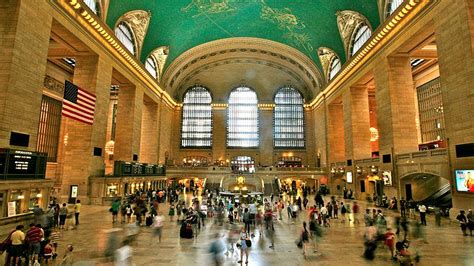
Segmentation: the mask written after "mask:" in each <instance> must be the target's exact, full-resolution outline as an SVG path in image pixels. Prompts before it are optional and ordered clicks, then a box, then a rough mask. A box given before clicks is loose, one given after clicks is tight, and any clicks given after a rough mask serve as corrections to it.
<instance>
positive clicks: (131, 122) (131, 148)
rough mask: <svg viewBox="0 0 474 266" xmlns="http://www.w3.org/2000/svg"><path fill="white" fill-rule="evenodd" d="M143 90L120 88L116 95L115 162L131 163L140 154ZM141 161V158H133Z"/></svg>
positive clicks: (134, 87)
mask: <svg viewBox="0 0 474 266" xmlns="http://www.w3.org/2000/svg"><path fill="white" fill-rule="evenodd" d="M142 110H143V88H141V87H139V86H126V87H125V86H121V87H120V89H119V93H118V107H117V125H116V129H115V147H114V160H115V161H128V162H129V161H133V160H134V158H133V157H134V155H137V157H138V155H139V154H140V135H141V126H142ZM135 159H138V161H141V158H135Z"/></svg>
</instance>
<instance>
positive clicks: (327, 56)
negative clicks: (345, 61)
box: [318, 47, 338, 79]
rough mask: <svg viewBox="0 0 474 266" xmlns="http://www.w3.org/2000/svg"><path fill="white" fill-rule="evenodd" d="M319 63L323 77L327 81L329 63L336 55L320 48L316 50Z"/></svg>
mask: <svg viewBox="0 0 474 266" xmlns="http://www.w3.org/2000/svg"><path fill="white" fill-rule="evenodd" d="M318 56H319V61H321V65H322V66H323V71H324V76H325V77H326V79H329V68H330V67H331V61H332V59H333V58H334V57H338V56H337V54H336V53H335V52H334V51H333V50H332V49H330V48H327V47H320V48H319V49H318Z"/></svg>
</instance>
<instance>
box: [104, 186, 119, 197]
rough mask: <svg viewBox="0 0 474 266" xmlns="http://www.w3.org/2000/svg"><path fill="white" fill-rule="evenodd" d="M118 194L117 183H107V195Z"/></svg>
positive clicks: (113, 195)
mask: <svg viewBox="0 0 474 266" xmlns="http://www.w3.org/2000/svg"><path fill="white" fill-rule="evenodd" d="M117 194H118V185H117V184H107V191H106V196H107V197H115V196H117Z"/></svg>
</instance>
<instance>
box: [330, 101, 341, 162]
mask: <svg viewBox="0 0 474 266" xmlns="http://www.w3.org/2000/svg"><path fill="white" fill-rule="evenodd" d="M327 108H328V125H327V129H328V130H327V135H328V136H327V137H328V150H329V151H328V153H329V154H328V155H329V156H328V158H329V163H336V162H344V161H345V145H344V111H343V106H342V104H336V103H331V104H329V105H328V107H327Z"/></svg>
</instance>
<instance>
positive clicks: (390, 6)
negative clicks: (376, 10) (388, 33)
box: [387, 0, 403, 17]
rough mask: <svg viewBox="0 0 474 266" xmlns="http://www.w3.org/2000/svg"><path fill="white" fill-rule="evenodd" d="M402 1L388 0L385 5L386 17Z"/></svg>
mask: <svg viewBox="0 0 474 266" xmlns="http://www.w3.org/2000/svg"><path fill="white" fill-rule="evenodd" d="M402 3H403V0H389V4H388V6H387V17H388V16H390V15H391V14H392V13H393V12H395V10H397V8H398V7H399V6H400V5H401V4H402Z"/></svg>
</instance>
